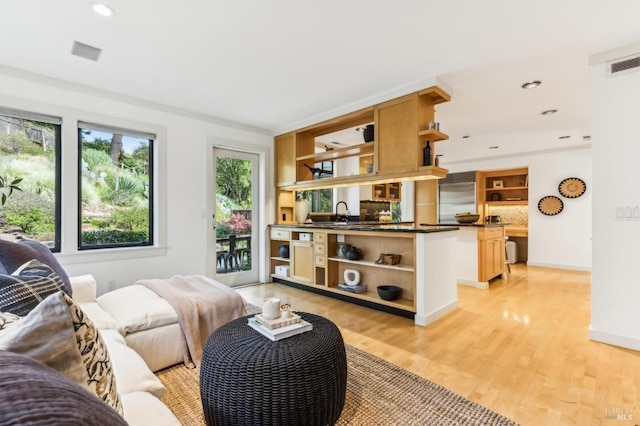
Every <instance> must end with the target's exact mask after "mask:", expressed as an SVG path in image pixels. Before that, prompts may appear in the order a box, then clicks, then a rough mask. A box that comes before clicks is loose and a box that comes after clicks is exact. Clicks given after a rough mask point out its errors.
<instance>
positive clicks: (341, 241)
mask: <svg viewBox="0 0 640 426" xmlns="http://www.w3.org/2000/svg"><path fill="white" fill-rule="evenodd" d="M336 241H337V242H339V243H344V234H338V235H336Z"/></svg>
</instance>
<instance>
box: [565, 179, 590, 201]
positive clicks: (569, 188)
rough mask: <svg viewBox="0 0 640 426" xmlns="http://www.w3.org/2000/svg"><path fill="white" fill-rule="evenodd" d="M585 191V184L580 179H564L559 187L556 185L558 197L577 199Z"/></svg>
mask: <svg viewBox="0 0 640 426" xmlns="http://www.w3.org/2000/svg"><path fill="white" fill-rule="evenodd" d="M586 190H587V184H586V183H584V181H583V180H582V179H580V178H576V177H571V178H566V179H565V180H563V181H562V182H560V185H558V191H559V192H560V195H562V196H563V197H567V198H578V197H579V196H581V195H582V194H584V191H586Z"/></svg>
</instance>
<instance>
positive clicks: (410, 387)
mask: <svg viewBox="0 0 640 426" xmlns="http://www.w3.org/2000/svg"><path fill="white" fill-rule="evenodd" d="M346 349H347V396H346V401H345V406H344V410H343V411H342V415H341V416H340V419H339V420H338V423H337V424H338V425H358V426H360V425H385V426H388V425H515V424H516V423H514V422H513V421H511V420H509V419H507V418H506V417H503V416H502V415H500V414H498V413H495V412H493V411H491V410H489V409H487V408H485V407H483V406H481V405H479V404H476V403H475V402H472V401H469V400H468V399H465V398H463V397H461V396H459V395H456V394H455V393H453V392H451V391H449V390H447V389H445V388H444V387H442V386H440V385H438V384H435V383H433V382H430V381H429V380H426V379H423V378H422V377H420V376H417V375H415V374H413V373H411V372H409V371H406V370H404V369H402V368H399V367H396V366H395V365H393V364H391V363H389V362H387V361H384V360H382V359H380V358H378V357H376V356H374V355H371V354H369V353H367V352H364V351H361V350H359V349H357V348H354V347H352V346H349V345H346ZM157 375H158V377H159V378H160V380H161V381H162V383H164V385H165V386H166V390H165V393H164V396H163V397H162V401H163V402H164V403H165V404H166V405H167V406H168V407H169V408H170V409H171V410H172V411H173V412H174V413H175V415H176V416H177V417H178V418H179V419H180V421H181V422H182V424H184V425H188V426H197V425H204V424H205V421H204V414H203V411H202V403H201V401H200V388H199V385H198V382H199V370H198V369H189V368H186V367H185V366H183V365H178V366H175V367H171V368H168V369H166V370H162V371H160V372H158V373H157Z"/></svg>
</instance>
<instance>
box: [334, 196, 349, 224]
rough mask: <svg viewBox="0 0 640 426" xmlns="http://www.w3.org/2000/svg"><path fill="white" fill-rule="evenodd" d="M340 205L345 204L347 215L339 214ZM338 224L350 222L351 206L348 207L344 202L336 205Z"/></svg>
mask: <svg viewBox="0 0 640 426" xmlns="http://www.w3.org/2000/svg"><path fill="white" fill-rule="evenodd" d="M340 204H344V208H345V210H346V214H345V215H339V214H338V206H339V205H340ZM336 222H349V206H347V203H346V202H344V201H338V202H337V203H336Z"/></svg>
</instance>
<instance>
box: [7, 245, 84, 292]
mask: <svg viewBox="0 0 640 426" xmlns="http://www.w3.org/2000/svg"><path fill="white" fill-rule="evenodd" d="M32 259H37V260H39V261H40V262H42V263H44V264H45V265H49V266H50V267H51V269H53V270H54V271H55V272H56V274H58V276H59V277H60V279H61V280H62V282H63V283H64V291H65V293H67V294H68V295H69V296H72V294H71V291H72V290H71V282H70V281H69V276H68V275H67V273H66V272H65V270H64V268H63V267H62V265H60V263H59V262H58V259H56V257H55V256H54V255H53V253H51V250H49V247H47V246H45V245H44V244H42V243H40V242H39V241H34V240H24V239H23V240H20V241H18V242H13V241H7V240H2V239H0V273H3V274H10V273H11V272H13V271H15V270H16V269H18V268H19V267H20V265H24V264H25V263H27V262H28V261H30V260H32Z"/></svg>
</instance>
